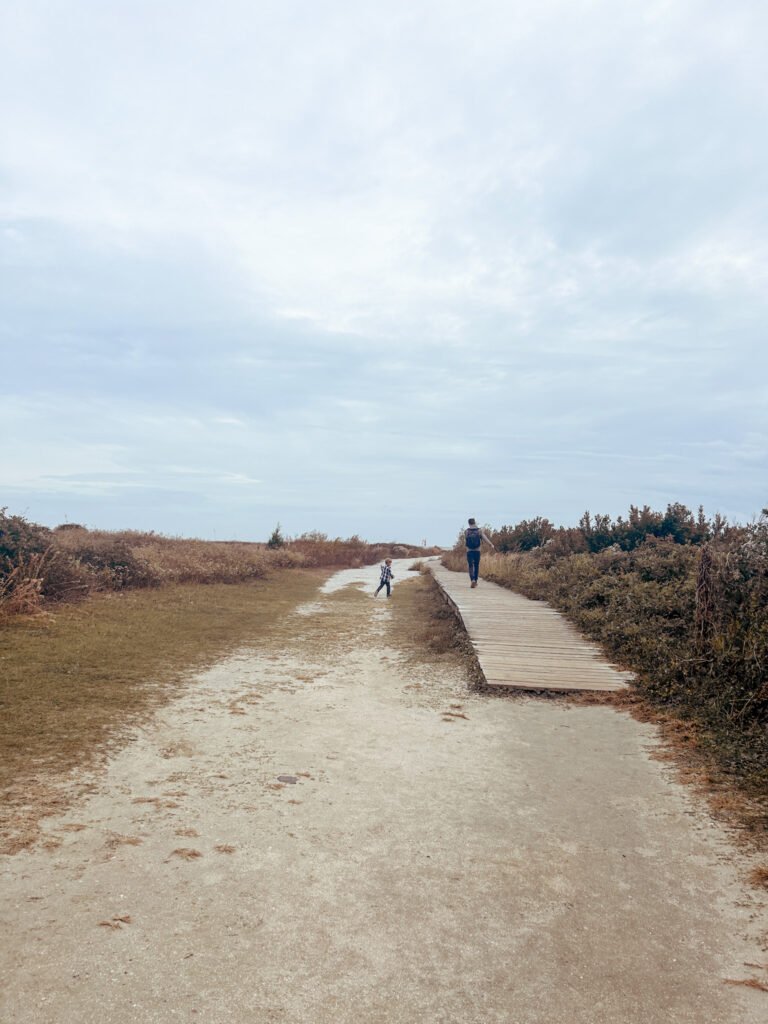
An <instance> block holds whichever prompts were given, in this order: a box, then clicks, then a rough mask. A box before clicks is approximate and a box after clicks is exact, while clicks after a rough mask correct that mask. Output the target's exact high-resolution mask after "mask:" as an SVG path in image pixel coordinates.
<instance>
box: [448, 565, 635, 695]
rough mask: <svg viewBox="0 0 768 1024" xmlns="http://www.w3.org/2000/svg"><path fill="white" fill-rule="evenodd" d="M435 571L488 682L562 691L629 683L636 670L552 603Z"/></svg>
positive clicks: (607, 689) (621, 687)
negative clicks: (611, 657) (617, 662)
mask: <svg viewBox="0 0 768 1024" xmlns="http://www.w3.org/2000/svg"><path fill="white" fill-rule="evenodd" d="M429 570H430V572H431V573H432V576H433V578H434V580H435V582H436V583H437V585H438V587H439V588H440V592H441V594H442V596H443V599H444V600H445V602H446V603H447V604H448V605H449V607H450V608H451V609H452V610H453V612H454V614H455V615H456V617H457V618H458V620H459V622H461V624H462V625H463V627H464V629H465V630H466V632H467V635H468V637H469V640H470V642H471V644H472V650H473V652H474V655H475V660H476V662H477V665H478V668H479V670H480V675H481V677H482V680H483V683H484V685H485V686H488V687H490V688H492V687H500V688H508V689H514V690H528V691H530V692H542V691H544V690H547V691H550V692H553V691H554V692H562V693H573V692H575V691H581V692H587V693H590V692H591V693H611V692H617V691H620V690H625V689H626V688H627V687H628V685H629V681H630V680H631V679H632V675H631V673H629V672H625V671H622V670H621V669H620V668H617V667H616V666H614V665H612V664H611V663H610V662H609V661H608V660H607V659H606V658H605V656H604V655H603V653H602V651H601V650H600V648H599V647H597V646H596V645H595V644H594V643H592V642H591V641H589V640H587V639H585V638H584V637H582V636H581V635H580V634H579V632H578V630H577V629H576V628H575V627H574V626H573V624H572V623H570V622H568V620H567V619H566V618H565V617H564V616H563V615H562V614H561V613H560V612H558V611H557V610H556V609H555V608H552V606H551V605H548V604H546V603H545V602H542V601H531V600H529V599H528V598H526V597H523V596H522V595H521V594H515V593H514V592H513V591H510V590H506V589H505V588H504V587H500V586H498V585H497V584H495V583H489V582H487V581H483V583H482V586H481V587H478V588H476V589H471V588H470V586H469V581H468V578H467V575H466V574H465V573H458V572H452V571H451V570H450V569H446V568H445V566H443V565H440V564H434V563H433V564H432V565H430V566H429Z"/></svg>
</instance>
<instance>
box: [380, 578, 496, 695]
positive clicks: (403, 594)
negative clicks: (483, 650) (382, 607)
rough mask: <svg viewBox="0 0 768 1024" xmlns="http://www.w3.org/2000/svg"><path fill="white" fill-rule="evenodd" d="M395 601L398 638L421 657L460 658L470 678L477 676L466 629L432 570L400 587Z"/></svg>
mask: <svg viewBox="0 0 768 1024" xmlns="http://www.w3.org/2000/svg"><path fill="white" fill-rule="evenodd" d="M395 597H396V598H397V600H394V601H393V602H392V617H393V626H394V629H395V631H396V634H397V637H398V642H399V644H400V645H401V646H404V647H405V648H406V649H410V650H412V651H413V652H414V654H415V655H416V656H417V657H419V658H420V659H422V660H423V659H424V657H425V655H426V656H428V657H430V658H431V660H432V661H440V660H441V659H442V660H446V661H454V662H455V661H456V660H457V659H459V660H460V661H461V662H462V663H463V665H464V668H465V669H466V672H467V677H468V679H470V680H474V681H476V680H477V671H478V669H477V661H476V659H475V655H474V653H473V651H472V645H471V643H470V642H469V638H468V637H467V634H466V631H465V629H464V627H463V626H462V625H461V623H460V622H459V621H458V620H457V619H456V616H455V615H454V613H453V611H452V610H451V608H450V607H449V606H448V605H447V604H446V602H445V600H444V599H443V597H442V595H441V592H440V588H439V587H438V585H437V583H436V582H435V579H434V577H433V576H432V574H431V573H430V572H429V571H428V570H424V569H423V568H422V570H421V575H420V576H418V577H416V578H415V579H414V580H412V581H410V580H409V581H408V585H407V586H400V587H398V588H397V592H396V594H395Z"/></svg>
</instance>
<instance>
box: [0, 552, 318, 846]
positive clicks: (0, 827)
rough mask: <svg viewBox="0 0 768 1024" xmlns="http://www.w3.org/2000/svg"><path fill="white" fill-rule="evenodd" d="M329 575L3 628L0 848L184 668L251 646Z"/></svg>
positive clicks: (140, 594) (91, 605)
mask: <svg viewBox="0 0 768 1024" xmlns="http://www.w3.org/2000/svg"><path fill="white" fill-rule="evenodd" d="M326 576H327V573H325V572H323V571H321V570H295V571H293V572H284V573H281V574H279V575H278V576H276V577H275V578H274V579H270V580H259V581H257V582H255V583H251V584H241V585H234V586H232V585H229V586H227V585H211V586H208V587H200V586H195V585H174V586H168V587H163V588H161V589H157V590H135V591H129V592H126V593H121V594H111V595H105V596H103V597H101V598H95V599H92V600H89V601H87V602H84V603H82V604H79V605H61V606H60V607H59V610H58V611H57V613H56V615H55V616H48V617H46V618H45V619H35V620H26V621H25V620H17V621H15V622H13V623H11V624H9V625H7V626H6V627H4V628H3V630H2V632H1V633H0V680H1V682H0V710H1V711H2V714H1V715H0V793H2V796H3V806H4V809H3V812H2V814H3V816H2V818H0V849H4V850H6V851H9V850H14V849H19V848H20V847H21V846H24V845H26V844H27V843H28V842H30V841H32V840H33V839H34V838H35V835H36V833H37V825H36V822H37V820H38V819H39V817H40V815H41V814H43V813H54V812H58V811H61V810H63V807H64V806H65V805H66V797H65V796H64V795H63V792H62V784H63V783H64V782H65V781H66V776H67V773H68V772H69V771H70V769H72V768H74V767H75V766H80V765H84V764H85V765H87V764H89V763H91V764H92V763H95V762H97V761H99V760H100V759H103V757H104V756H105V754H106V753H107V751H108V750H109V749H110V746H111V745H113V744H116V743H122V742H124V741H125V739H126V737H127V736H128V735H129V734H130V732H131V730H134V731H135V729H136V728H137V727H140V724H141V721H142V718H143V716H144V715H146V714H147V713H148V712H149V711H151V709H152V708H153V707H155V706H156V705H157V703H158V702H159V701H161V700H163V699H165V698H166V697H167V695H168V694H169V693H170V692H172V689H173V687H174V686H176V685H178V684H179V683H180V681H181V680H182V678H183V675H184V673H186V672H188V671H190V670H191V669H195V668H202V667H203V666H205V665H207V664H210V663H212V662H213V661H215V660H216V659H217V658H219V657H221V656H222V655H223V654H224V653H225V652H226V651H227V650H229V649H232V648H233V647H236V646H238V645H243V644H258V643H260V642H261V640H262V639H263V638H264V637H266V635H267V634H268V633H269V631H270V630H271V629H274V628H278V629H279V628H280V624H281V620H282V619H284V618H285V616H286V614H287V612H288V611H289V610H290V609H292V608H293V607H295V606H296V605H297V604H299V603H301V602H304V601H307V600H309V599H310V598H311V596H312V595H313V594H314V592H315V589H316V587H317V585H318V583H319V582H320V581H321V580H323V579H324V578H325V577H326Z"/></svg>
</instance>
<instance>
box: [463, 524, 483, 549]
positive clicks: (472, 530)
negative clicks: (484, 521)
mask: <svg viewBox="0 0 768 1024" xmlns="http://www.w3.org/2000/svg"><path fill="white" fill-rule="evenodd" d="M464 541H465V543H466V545H467V547H468V548H469V550H470V551H476V550H477V548H479V547H480V545H481V544H482V543H483V535H482V533H481V532H480V527H479V526H470V527H469V529H468V530H466V531H465V532H464Z"/></svg>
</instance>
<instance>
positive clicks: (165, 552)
mask: <svg viewBox="0 0 768 1024" xmlns="http://www.w3.org/2000/svg"><path fill="white" fill-rule="evenodd" d="M429 550H432V549H429ZM424 551H425V549H422V548H414V547H408V546H405V545H402V544H397V543H392V544H369V543H368V542H367V541H364V540H361V539H360V538H359V537H349V538H347V539H342V538H340V537H337V538H335V539H331V538H329V537H326V536H325V535H324V534H320V533H311V534H305V535H303V536H302V537H299V538H297V539H296V540H293V541H289V542H288V543H286V544H284V545H283V546H280V547H276V548H271V547H269V546H268V545H267V544H260V543H247V542H244V541H205V540H197V539H184V538H177V537H164V536H162V535H159V534H156V533H153V532H152V533H139V532H137V531H133V530H123V531H105V530H88V529H86V528H85V527H82V526H76V525H66V526H60V527H57V528H56V529H55V530H49V529H48V528H47V527H44V526H40V525H38V524H36V523H30V522H28V521H27V520H25V519H24V518H23V517H22V516H9V515H8V514H7V510H6V509H5V508H1V509H0V623H2V622H4V621H8V620H12V619H13V618H14V617H16V616H18V615H29V614H34V613H35V612H39V611H40V609H42V608H45V607H50V606H51V605H52V604H56V603H58V602H62V601H74V600H79V599H82V598H83V597H86V596H88V595H89V594H93V593H104V592H112V591H124V590H132V589H136V588H141V587H159V586H165V585H167V584H178V583H201V584H202V583H204V584H215V583H244V582H252V581H253V580H258V579H264V578H265V577H267V576H269V575H273V574H274V573H275V572H277V571H279V570H281V569H286V568H301V567H303V568H318V567H328V568H337V567H341V566H361V565H369V564H372V563H374V562H377V561H379V560H380V559H381V558H383V557H385V556H386V555H400V556H402V557H408V556H411V555H415V554H422V553H424Z"/></svg>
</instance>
